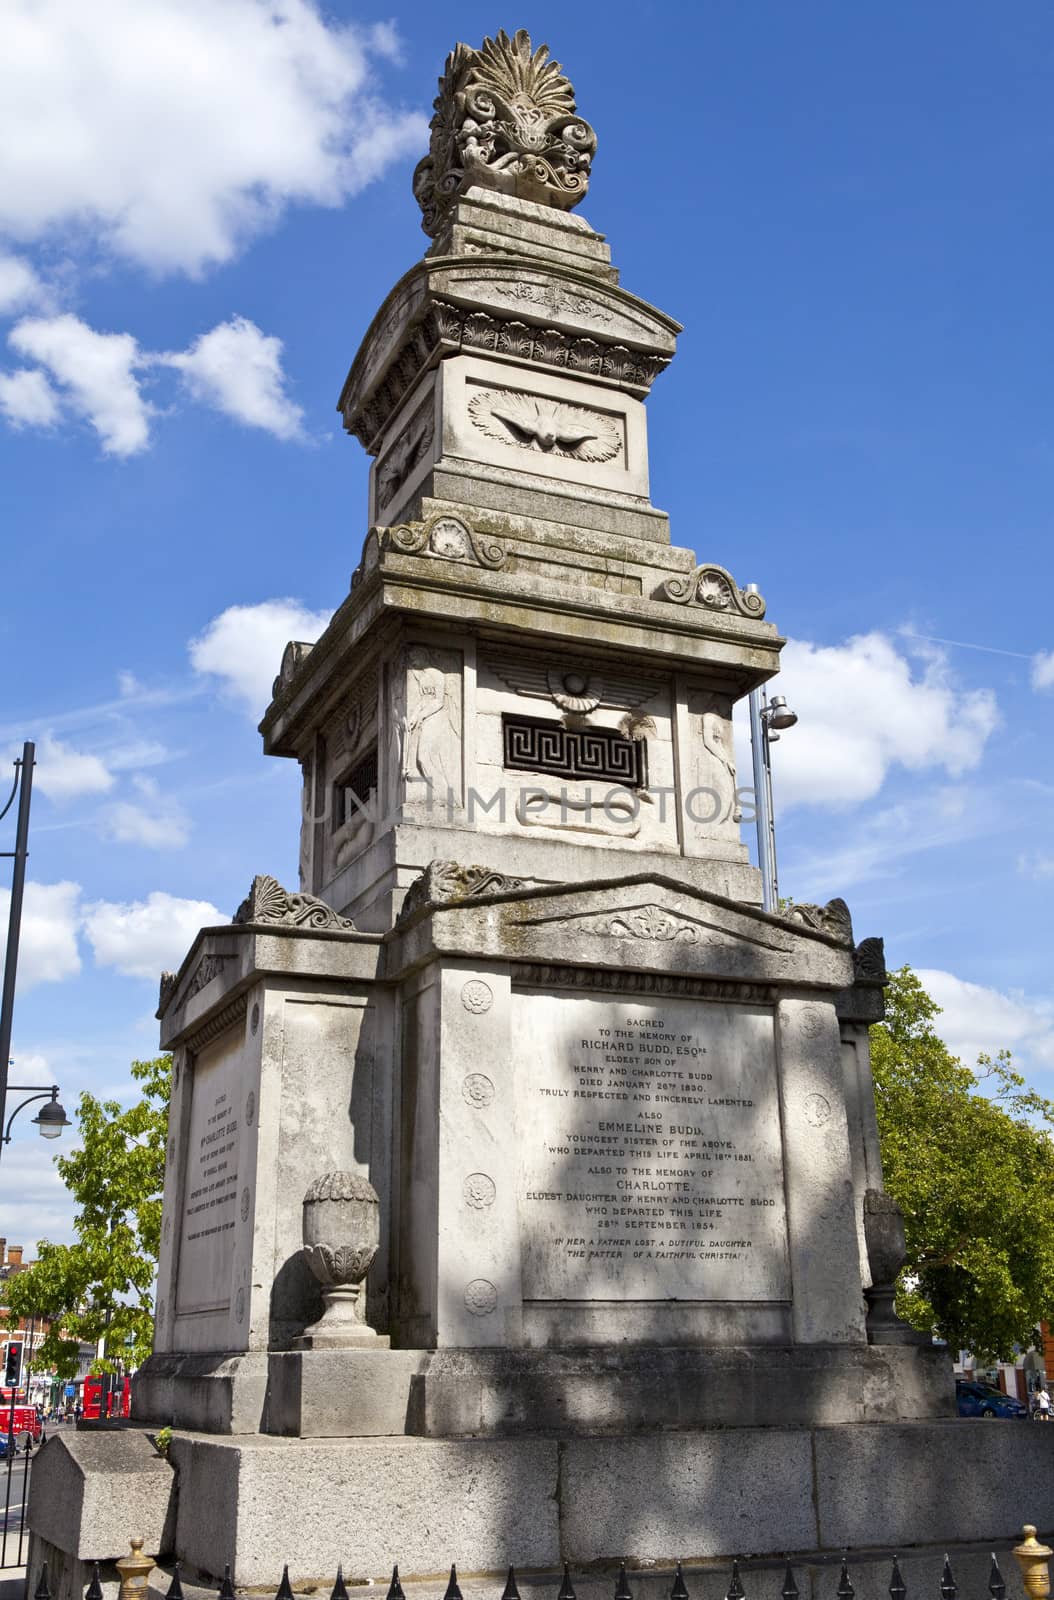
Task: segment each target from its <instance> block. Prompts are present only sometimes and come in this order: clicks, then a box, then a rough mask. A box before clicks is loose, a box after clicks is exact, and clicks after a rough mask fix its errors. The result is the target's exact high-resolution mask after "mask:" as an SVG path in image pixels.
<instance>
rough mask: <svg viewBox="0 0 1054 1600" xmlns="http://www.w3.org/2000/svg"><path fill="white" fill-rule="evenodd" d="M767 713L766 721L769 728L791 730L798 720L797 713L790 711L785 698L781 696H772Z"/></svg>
mask: <svg viewBox="0 0 1054 1600" xmlns="http://www.w3.org/2000/svg"><path fill="white" fill-rule="evenodd" d="M768 712H769V714H768V717H767V719H766V720H767V722H768V725H769V727H770V728H793V726H794V724H795V723H796V722H797V720H798V713H797V712H796V711H792V710H791V709H790V707H789V706H788V704H787V699H786V696H785V695H782V694H774V695H773V697H772V699H771V700H770V701H769V707H768Z"/></svg>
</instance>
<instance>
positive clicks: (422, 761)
mask: <svg viewBox="0 0 1054 1600" xmlns="http://www.w3.org/2000/svg"><path fill="white" fill-rule="evenodd" d="M405 662H406V667H405V689H404V693H405V710H404V712H403V714H402V716H401V717H399V718H398V719H397V720H396V724H395V726H396V730H397V737H398V747H399V772H400V776H401V777H402V779H403V782H404V783H405V784H406V785H407V786H409V785H410V784H411V783H414V782H415V781H420V780H422V779H423V780H424V781H425V782H427V783H429V784H431V785H432V788H433V790H434V791H435V796H436V800H437V802H440V801H445V800H446V797H447V795H448V794H451V793H452V794H453V795H454V796H455V797H456V798H457V799H458V800H460V798H461V694H460V672H459V667H460V658H455V657H454V653H453V652H452V651H448V650H427V649H425V648H424V647H423V646H421V645H411V646H410V648H409V649H408V650H407V652H406V658H405Z"/></svg>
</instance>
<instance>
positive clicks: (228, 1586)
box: [219, 1561, 293, 1600]
mask: <svg viewBox="0 0 1054 1600" xmlns="http://www.w3.org/2000/svg"><path fill="white" fill-rule="evenodd" d="M283 1581H284V1582H285V1585H286V1589H287V1591H288V1593H289V1594H290V1595H292V1592H293V1591H292V1589H290V1588H289V1579H288V1577H286V1578H284V1580H283ZM278 1593H279V1594H281V1593H282V1590H281V1588H279V1590H278ZM219 1600H234V1585H233V1583H232V1582H231V1564H230V1562H229V1561H228V1563H227V1565H226V1566H225V1567H224V1569H223V1582H222V1583H221V1584H220V1596H219Z"/></svg>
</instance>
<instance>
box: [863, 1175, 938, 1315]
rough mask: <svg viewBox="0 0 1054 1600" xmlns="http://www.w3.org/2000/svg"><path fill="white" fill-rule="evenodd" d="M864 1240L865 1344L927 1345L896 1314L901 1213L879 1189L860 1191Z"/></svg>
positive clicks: (901, 1257) (901, 1256) (902, 1245)
mask: <svg viewBox="0 0 1054 1600" xmlns="http://www.w3.org/2000/svg"><path fill="white" fill-rule="evenodd" d="M864 1241H865V1243H866V1245H867V1262H868V1266H869V1267H870V1269H871V1286H870V1288H867V1289H865V1290H864V1299H865V1300H866V1301H867V1341H868V1344H929V1343H930V1340H929V1338H928V1337H927V1335H926V1334H924V1333H919V1332H918V1331H917V1330H916V1329H915V1328H913V1327H911V1325H910V1324H909V1323H907V1322H902V1321H901V1320H900V1318H899V1317H898V1316H897V1313H896V1309H895V1305H894V1302H895V1299H896V1293H897V1274H898V1273H899V1271H900V1269H901V1267H902V1266H903V1265H904V1257H905V1256H906V1254H907V1249H906V1246H905V1243H904V1216H903V1213H902V1211H901V1209H900V1207H899V1206H898V1205H897V1202H896V1201H895V1200H894V1199H893V1196H892V1195H889V1194H886V1192H885V1190H883V1189H866V1190H865V1191H864Z"/></svg>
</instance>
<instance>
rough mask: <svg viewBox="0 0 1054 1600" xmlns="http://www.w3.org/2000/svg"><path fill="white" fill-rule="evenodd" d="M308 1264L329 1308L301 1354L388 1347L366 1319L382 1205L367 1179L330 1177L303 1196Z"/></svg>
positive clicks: (353, 1175)
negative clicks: (369, 1277) (366, 1292)
mask: <svg viewBox="0 0 1054 1600" xmlns="http://www.w3.org/2000/svg"><path fill="white" fill-rule="evenodd" d="M303 1238H304V1244H303V1254H304V1260H305V1261H306V1262H307V1265H308V1266H309V1267H310V1268H311V1271H312V1273H313V1274H314V1276H315V1277H316V1278H317V1279H318V1281H319V1283H320V1284H321V1285H322V1298H323V1300H324V1301H325V1306H326V1309H325V1311H324V1312H323V1313H322V1316H321V1317H320V1318H319V1320H318V1321H317V1322H316V1323H315V1324H314V1325H313V1326H312V1327H310V1328H308V1329H307V1330H306V1332H305V1333H304V1334H303V1335H302V1337H301V1338H300V1339H298V1340H297V1343H298V1345H300V1347H301V1348H302V1349H309V1350H317V1349H320V1348H330V1349H332V1348H336V1349H348V1348H352V1347H355V1346H362V1345H366V1346H372V1347H374V1348H377V1347H379V1346H381V1345H386V1344H387V1343H388V1339H387V1337H386V1336H382V1335H381V1334H378V1333H375V1332H374V1330H373V1329H372V1328H371V1327H370V1326H369V1325H368V1323H367V1322H366V1319H365V1316H364V1314H363V1301H364V1298H365V1297H364V1296H363V1294H362V1284H363V1280H364V1279H365V1277H366V1274H367V1272H369V1270H370V1267H371V1266H372V1264H373V1260H374V1257H375V1256H376V1254H377V1250H378V1247H379V1245H380V1242H381V1221H380V1201H379V1200H378V1198H377V1191H376V1190H375V1189H374V1187H373V1185H372V1184H371V1183H370V1182H369V1180H368V1179H367V1178H363V1177H360V1176H359V1175H358V1174H357V1173H354V1172H326V1173H323V1175H322V1177H320V1178H316V1179H315V1181H314V1183H313V1184H312V1185H311V1187H310V1189H308V1191H307V1193H306V1194H305V1196H304V1232H303Z"/></svg>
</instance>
